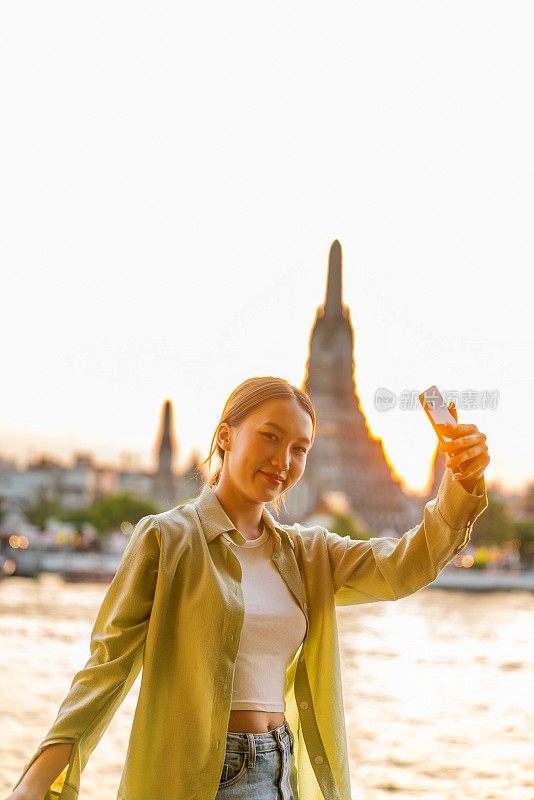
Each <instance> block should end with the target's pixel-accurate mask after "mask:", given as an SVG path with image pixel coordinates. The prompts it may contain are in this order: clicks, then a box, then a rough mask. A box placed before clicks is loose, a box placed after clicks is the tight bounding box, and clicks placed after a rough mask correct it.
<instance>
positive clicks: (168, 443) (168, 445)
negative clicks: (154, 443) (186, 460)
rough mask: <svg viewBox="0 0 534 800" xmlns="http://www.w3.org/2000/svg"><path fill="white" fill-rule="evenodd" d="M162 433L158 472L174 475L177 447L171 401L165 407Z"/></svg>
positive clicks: (166, 402)
mask: <svg viewBox="0 0 534 800" xmlns="http://www.w3.org/2000/svg"><path fill="white" fill-rule="evenodd" d="M160 431H161V436H160V438H159V453H158V462H159V463H158V472H160V473H172V471H173V461H174V456H175V450H176V447H175V442H174V436H173V432H172V403H171V401H170V400H165V403H164V405H163V413H162V422H161V426H160Z"/></svg>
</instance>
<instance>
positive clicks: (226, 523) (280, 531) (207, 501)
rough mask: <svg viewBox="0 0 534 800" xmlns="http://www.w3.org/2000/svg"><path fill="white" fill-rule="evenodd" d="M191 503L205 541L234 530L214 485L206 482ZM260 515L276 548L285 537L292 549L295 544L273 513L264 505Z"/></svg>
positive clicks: (278, 547)
mask: <svg viewBox="0 0 534 800" xmlns="http://www.w3.org/2000/svg"><path fill="white" fill-rule="evenodd" d="M193 505H194V506H195V508H196V510H197V512H198V516H199V517H200V524H201V526H202V530H203V532H204V536H205V537H206V541H207V542H211V541H212V540H213V539H215V537H216V536H219V535H220V534H222V533H227V532H228V531H235V530H236V528H235V526H234V523H233V522H232V520H231V519H230V518H229V516H228V515H227V513H226V511H225V510H224V508H223V507H222V505H221V504H220V502H219V500H218V498H217V495H216V494H215V492H214V487H213V486H210V484H206V485H205V486H204V488H203V489H202V491H201V493H200V494H199V496H198V497H197V498H196V499H195V500H194V501H193ZM261 516H262V520H263V522H264V523H265V525H266V526H267V527H268V528H269V529H270V530H271V531H272V533H273V534H274V537H275V540H276V542H277V544H276V549H277V550H279V549H280V547H281V546H282V538H284V537H285V539H286V540H287V541H288V542H289V544H290V545H291V547H292V548H293V550H294V549H295V545H294V544H293V540H292V539H291V536H290V535H289V533H288V532H287V531H286V530H284V528H282V526H281V525H278V523H277V522H276V520H275V519H274V517H273V515H272V514H271V513H270V512H269V511H268V509H267V508H265V506H264V508H263V511H262V515H261Z"/></svg>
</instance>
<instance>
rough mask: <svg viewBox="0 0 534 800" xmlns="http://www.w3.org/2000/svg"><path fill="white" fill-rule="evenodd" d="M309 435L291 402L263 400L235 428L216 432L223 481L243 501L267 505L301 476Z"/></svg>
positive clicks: (303, 415)
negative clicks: (244, 496)
mask: <svg viewBox="0 0 534 800" xmlns="http://www.w3.org/2000/svg"><path fill="white" fill-rule="evenodd" d="M312 434H313V423H312V420H311V417H310V415H309V414H308V413H307V411H305V410H304V409H303V408H302V406H301V405H300V404H299V403H298V401H297V400H295V399H294V398H293V397H276V398H273V399H271V400H266V401H265V402H264V403H262V405H261V406H259V408H257V409H256V410H255V411H254V412H253V413H252V414H250V415H249V416H248V417H246V419H244V420H243V421H242V422H241V423H240V424H239V425H237V426H234V427H232V426H230V425H228V424H227V423H222V425H221V427H220V428H219V433H218V442H219V443H220V444H221V446H222V447H223V448H224V450H225V455H224V463H223V470H224V471H225V473H226V474H225V479H230V481H231V483H232V484H234V486H235V487H236V488H239V489H240V490H241V491H243V492H244V493H245V494H247V495H248V496H249V497H251V498H252V497H253V498H254V499H255V500H257V501H259V502H263V503H268V502H270V501H271V500H273V499H274V498H275V497H277V496H278V495H280V494H282V493H283V492H286V491H287V490H288V489H289V488H291V486H294V485H295V484H296V483H297V481H298V480H299V479H300V477H301V476H302V474H303V472H304V468H305V466H306V456H307V454H308V452H309V449H310V447H311V443H312ZM269 474H270V475H271V476H274V477H269ZM276 476H278V477H280V478H281V479H282V480H276Z"/></svg>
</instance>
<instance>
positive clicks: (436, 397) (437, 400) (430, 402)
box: [419, 386, 458, 442]
mask: <svg viewBox="0 0 534 800" xmlns="http://www.w3.org/2000/svg"><path fill="white" fill-rule="evenodd" d="M419 402H420V403H421V405H422V406H423V408H424V410H425V412H426V415H427V417H428V419H429V420H430V422H431V424H432V427H433V428H434V430H435V431H436V434H437V436H438V439H439V440H440V441H441V442H452V439H451V438H450V437H449V436H444V435H443V434H442V433H440V432H439V431H438V430H437V428H436V425H443V423H444V422H445V423H446V424H447V425H449V424H452V425H457V424H458V423H457V421H456V420H455V419H454V417H453V416H452V414H451V412H450V411H449V409H448V408H447V405H446V403H445V400H444V399H443V395H442V394H441V392H440V390H439V389H438V387H437V386H429V387H428V389H425V391H424V392H422V393H421V394H420V395H419Z"/></svg>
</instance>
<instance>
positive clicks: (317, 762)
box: [314, 756, 324, 764]
mask: <svg viewBox="0 0 534 800" xmlns="http://www.w3.org/2000/svg"><path fill="white" fill-rule="evenodd" d="M314 761H315V763H316V764H322V763H323V761H324V758H323V757H322V756H315V758H314Z"/></svg>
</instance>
